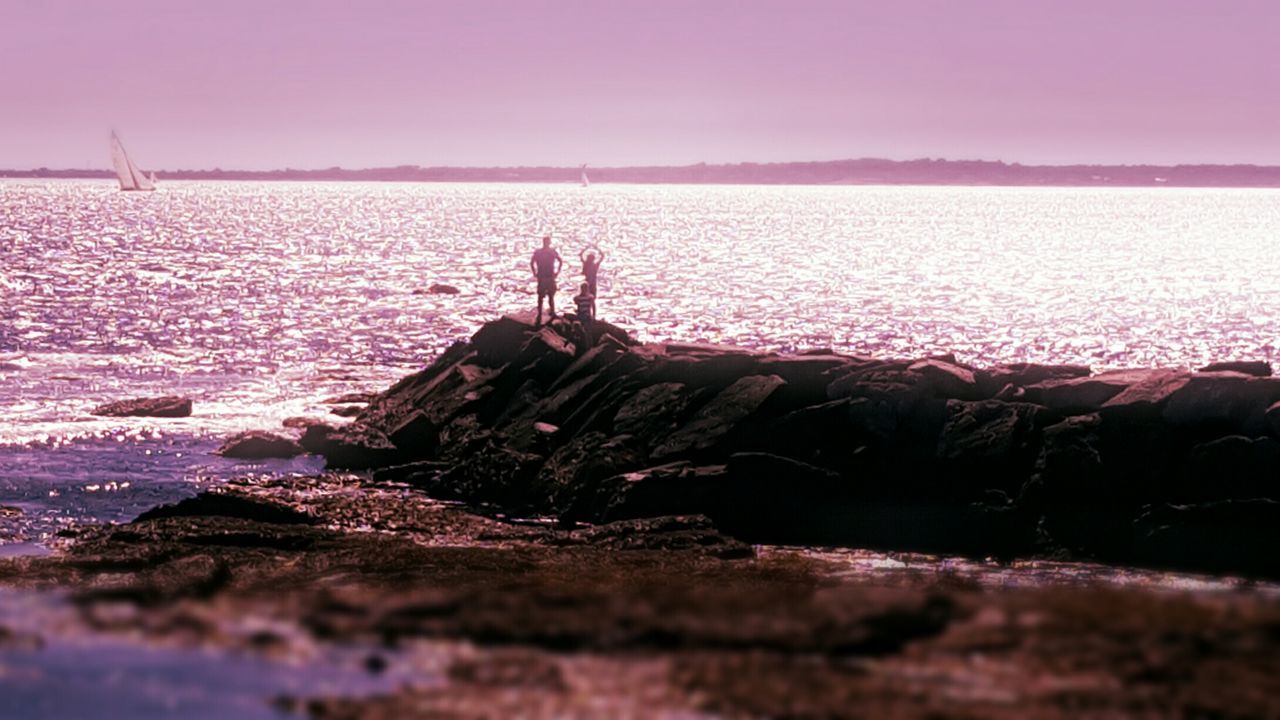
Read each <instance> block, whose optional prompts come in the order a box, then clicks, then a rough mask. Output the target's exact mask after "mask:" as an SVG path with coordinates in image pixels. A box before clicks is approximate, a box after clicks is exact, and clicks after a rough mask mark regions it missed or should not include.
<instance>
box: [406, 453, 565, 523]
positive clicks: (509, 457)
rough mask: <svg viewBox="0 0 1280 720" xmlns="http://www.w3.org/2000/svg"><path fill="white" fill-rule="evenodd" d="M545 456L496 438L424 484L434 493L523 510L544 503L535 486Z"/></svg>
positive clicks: (443, 498) (449, 497) (434, 494)
mask: <svg viewBox="0 0 1280 720" xmlns="http://www.w3.org/2000/svg"><path fill="white" fill-rule="evenodd" d="M542 461H543V460H542V457H541V456H538V455H534V454H531V453H525V452H521V451H519V450H515V449H513V448H509V447H507V446H505V445H501V444H497V443H494V442H492V441H490V442H488V443H486V444H485V446H484V447H483V448H482V449H480V450H478V451H475V452H472V453H469V454H468V455H467V457H465V458H464V459H462V460H461V462H459V463H457V464H455V465H454V466H452V467H451V468H449V469H448V470H446V471H445V472H443V473H441V474H440V475H439V476H438V477H436V478H434V479H433V481H432V482H431V483H430V484H428V485H425V486H423V489H424V490H426V491H427V493H428V494H430V495H431V496H432V497H435V498H439V499H442V500H464V501H466V502H469V503H475V504H494V505H498V506H501V507H503V508H507V509H509V510H518V511H521V512H524V511H528V510H530V509H534V508H537V507H539V506H542V505H543V504H544V500H543V499H542V498H539V497H536V496H535V495H534V494H533V493H532V490H533V488H534V480H535V477H536V476H537V473H538V469H539V468H540V467H541V466H542Z"/></svg>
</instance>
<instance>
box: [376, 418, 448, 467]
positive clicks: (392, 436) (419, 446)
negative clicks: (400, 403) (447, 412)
mask: <svg viewBox="0 0 1280 720" xmlns="http://www.w3.org/2000/svg"><path fill="white" fill-rule="evenodd" d="M387 439H388V440H390V441H391V444H392V445H395V446H396V449H398V450H400V451H401V453H402V454H403V455H404V456H406V457H416V458H425V457H429V456H431V455H432V454H434V453H435V451H436V449H437V448H438V447H439V445H440V428H439V426H437V425H436V424H435V423H434V422H432V421H431V418H429V417H427V414H426V413H424V412H422V411H421V410H414V411H413V412H411V413H409V416H408V417H406V418H404V419H403V420H401V421H400V422H399V423H398V424H396V426H395V427H393V428H392V429H391V432H390V433H388V435H387Z"/></svg>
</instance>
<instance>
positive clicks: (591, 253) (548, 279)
mask: <svg viewBox="0 0 1280 720" xmlns="http://www.w3.org/2000/svg"><path fill="white" fill-rule="evenodd" d="M578 259H579V260H581V261H582V276H583V278H584V282H583V283H582V285H581V287H579V289H578V294H577V295H575V296H574V298H573V304H574V309H575V310H576V311H577V319H578V322H580V323H582V325H583V327H584V328H589V327H590V326H591V323H592V322H593V321H594V320H595V317H596V290H597V288H598V285H597V280H598V279H599V277H600V264H601V263H603V262H604V251H602V250H601V249H600V248H598V247H595V246H591V247H588V248H585V249H583V251H582V252H581V253H579V254H578ZM562 267H564V261H563V260H561V258H560V253H558V252H556V250H555V248H553V247H551V236H550V235H546V236H544V237H543V238H542V247H540V248H538V249H537V250H534V251H533V257H532V258H530V260H529V269H530V270H531V271H532V272H533V276H534V277H535V278H537V280H538V318H537V320H536V321H535V324H536V325H537V326H538V327H541V326H542V301H543V299H544V298H545V299H546V301H547V320H548V321H550V320H554V319H555V317H556V278H557V277H559V275H560V270H561V268H562Z"/></svg>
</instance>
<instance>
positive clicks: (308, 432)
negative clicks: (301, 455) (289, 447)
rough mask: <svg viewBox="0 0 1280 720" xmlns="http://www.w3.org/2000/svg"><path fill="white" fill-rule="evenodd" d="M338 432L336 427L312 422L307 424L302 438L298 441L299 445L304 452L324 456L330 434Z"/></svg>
mask: <svg viewBox="0 0 1280 720" xmlns="http://www.w3.org/2000/svg"><path fill="white" fill-rule="evenodd" d="M336 430H337V428H335V427H334V426H332V425H330V424H328V423H325V422H320V421H318V420H317V421H312V422H310V423H309V424H307V425H306V426H305V427H304V429H303V431H302V437H301V438H299V439H298V444H299V445H301V446H302V449H303V450H306V451H307V452H309V453H311V454H313V455H322V454H324V447H325V442H326V441H327V440H328V439H329V435H330V433H333V432H335V431H336Z"/></svg>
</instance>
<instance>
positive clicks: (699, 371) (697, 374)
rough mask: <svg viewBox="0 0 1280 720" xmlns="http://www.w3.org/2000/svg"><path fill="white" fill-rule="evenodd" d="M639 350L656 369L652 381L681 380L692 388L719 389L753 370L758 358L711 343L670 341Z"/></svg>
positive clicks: (651, 375)
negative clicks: (674, 342)
mask: <svg viewBox="0 0 1280 720" xmlns="http://www.w3.org/2000/svg"><path fill="white" fill-rule="evenodd" d="M637 353H638V354H640V355H641V356H642V357H643V356H648V358H650V360H651V362H652V365H653V369H652V370H651V371H650V374H649V378H648V379H649V381H650V382H653V383H659V382H678V383H684V384H685V385H688V386H689V387H692V388H704V387H709V388H712V389H713V390H720V389H722V388H725V387H728V386H729V385H730V384H732V383H733V382H735V381H737V380H738V379H739V378H741V377H743V376H744V375H750V374H752V373H753V372H754V369H755V364H756V362H757V360H758V359H759V358H758V356H757V355H756V354H754V353H751V352H747V351H745V350H739V349H737V348H721V349H719V350H715V349H711V348H710V347H709V346H703V345H692V344H669V345H664V346H662V347H661V348H656V349H655V348H651V347H649V346H643V347H641V348H638V349H637Z"/></svg>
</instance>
